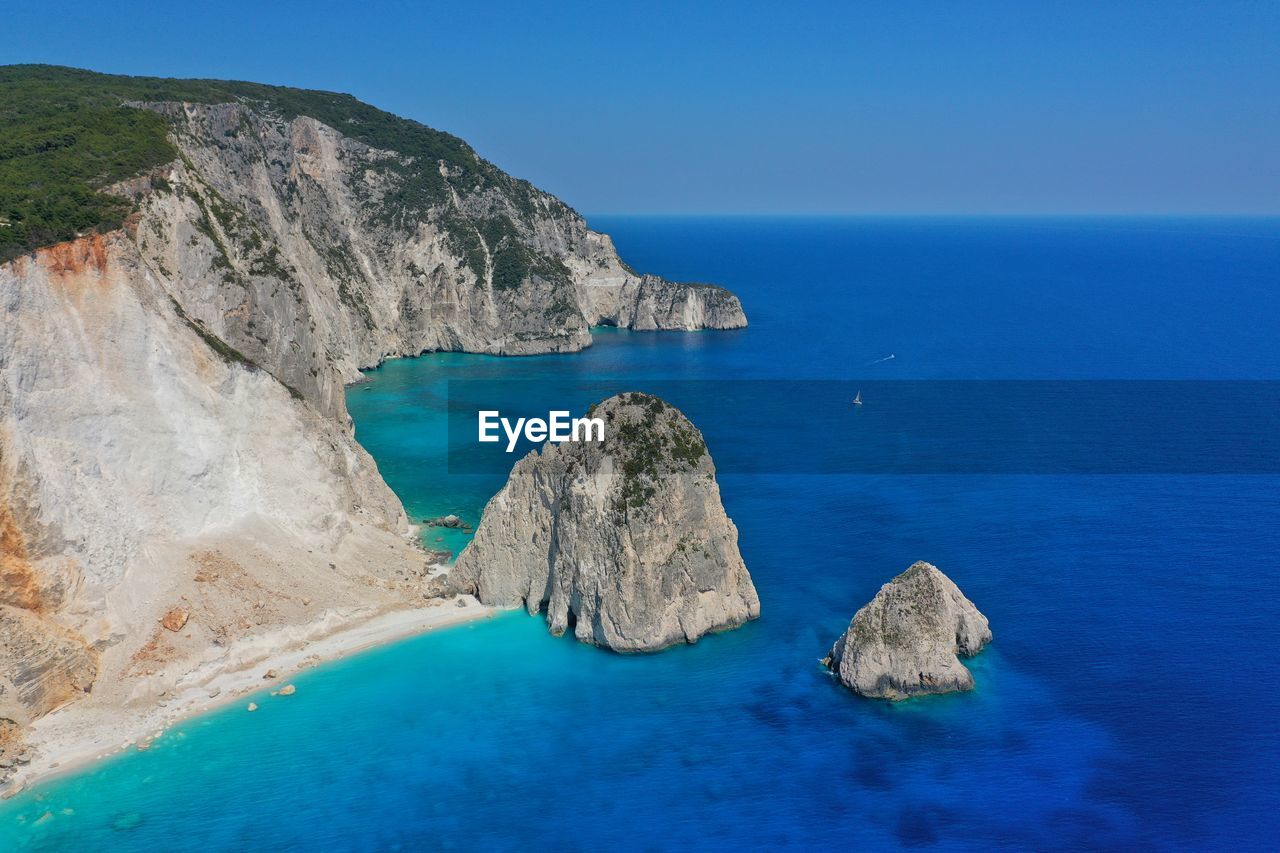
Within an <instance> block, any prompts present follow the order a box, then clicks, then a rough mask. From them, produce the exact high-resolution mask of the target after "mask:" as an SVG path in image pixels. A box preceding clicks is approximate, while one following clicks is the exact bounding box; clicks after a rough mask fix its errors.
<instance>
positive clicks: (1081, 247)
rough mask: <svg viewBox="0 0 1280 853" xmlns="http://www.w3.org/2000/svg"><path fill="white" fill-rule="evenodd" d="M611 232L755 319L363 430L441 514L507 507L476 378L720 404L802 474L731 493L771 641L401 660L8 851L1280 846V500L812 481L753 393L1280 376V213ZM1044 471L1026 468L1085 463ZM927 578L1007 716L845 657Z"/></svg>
mask: <svg viewBox="0 0 1280 853" xmlns="http://www.w3.org/2000/svg"><path fill="white" fill-rule="evenodd" d="M593 225H595V226H596V227H599V228H603V229H604V230H607V231H609V232H610V233H612V234H613V235H614V237H615V240H616V242H617V245H618V247H619V249H620V251H621V252H622V253H623V255H624V256H625V257H626V258H627V259H628V260H629V261H630V262H631V263H632V265H633V266H635V267H637V268H639V269H645V270H650V271H654V272H658V273H661V274H664V275H667V276H670V277H674V278H683V279H694V280H707V281H716V282H720V283H723V284H725V285H727V286H730V287H731V288H733V289H734V290H735V291H737V292H738V293H739V294H740V295H741V297H742V299H743V302H744V304H745V306H746V309H747V312H748V315H749V317H750V320H751V326H750V328H748V329H746V330H742V331H734V332H716V333H711V332H708V333H693V334H680V333H651V334H642V333H626V332H617V331H604V332H602V333H601V334H600V335H599V336H598V338H597V344H596V346H595V347H593V348H592V349H590V350H588V351H587V352H584V353H580V354H577V355H572V356H555V357H537V358H528V359H494V358H485V357H476V356H459V355H442V356H430V357H425V358H422V359H417V360H407V361H400V362H394V363H390V364H387V365H385V366H384V367H382V368H381V369H379V370H377V371H374V372H372V373H371V374H370V378H371V380H372V381H371V382H369V383H368V384H365V385H361V386H357V387H355V388H353V389H352V390H351V392H350V393H349V396H348V400H349V403H350V407H351V411H352V414H353V416H354V418H355V421H356V428H357V436H358V438H359V439H360V441H361V442H362V443H363V444H364V445H365V446H366V447H367V448H368V449H369V450H370V451H371V452H372V453H373V455H374V457H375V458H376V459H377V460H378V463H379V465H380V467H381V469H382V471H383V473H384V475H385V476H386V477H387V479H388V481H389V482H390V484H391V485H392V487H393V488H394V489H395V490H396V491H397V493H398V494H400V496H401V497H402V498H403V499H404V501H405V504H406V506H407V507H408V509H409V511H410V513H411V514H412V515H414V516H426V515H435V514H440V513H444V512H457V513H459V514H461V515H463V516H464V517H467V518H469V519H471V520H473V521H474V520H475V519H477V518H478V514H479V511H480V509H481V508H482V507H483V504H484V502H485V500H486V499H487V498H488V497H489V496H490V495H491V494H492V493H493V492H494V491H495V490H496V489H497V488H498V486H499V485H500V483H501V479H502V478H501V477H500V476H495V475H492V474H490V475H460V474H457V473H453V474H451V473H449V468H448V465H447V463H446V458H445V444H446V438H447V435H448V430H447V415H446V409H445V404H446V397H447V392H448V387H449V386H448V380H450V379H477V378H484V379H519V380H524V382H523V385H522V387H524V388H526V389H527V390H526V391H525V392H524V394H525V395H526V399H525V400H524V402H525V403H529V402H530V401H535V402H536V401H538V400H540V399H542V397H540V396H539V395H544V396H545V395H551V394H553V393H554V392H555V391H556V389H558V388H560V387H561V386H562V384H563V383H565V382H566V381H568V380H573V381H581V380H588V381H590V382H592V383H593V384H594V385H599V384H603V385H605V386H612V385H616V387H617V390H626V389H627V388H630V387H633V386H634V385H637V384H639V385H642V386H643V384H644V383H645V382H648V381H650V380H656V379H660V378H667V379H681V380H721V381H719V382H717V381H707V382H702V383H690V384H688V385H686V386H683V387H685V388H694V389H697V388H702V389H705V391H704V392H702V393H705V394H706V395H709V396H710V397H711V399H709V400H708V399H700V400H692V401H689V402H690V404H691V405H690V408H695V407H697V408H699V410H700V411H703V412H705V416H701V415H700V416H699V417H698V424H699V426H700V427H701V428H702V430H703V432H704V434H705V435H706V438H707V441H708V445H709V446H710V448H711V451H712V453H713V455H714V454H716V452H717V448H718V447H720V448H725V449H726V450H725V453H726V455H727V454H729V450H728V448H741V447H744V446H746V447H753V448H757V449H758V451H759V453H760V454H766V455H769V456H771V457H773V458H775V459H779V460H782V461H780V462H778V464H776V465H774V466H773V467H771V468H770V473H767V474H747V473H741V472H739V471H736V470H723V471H722V472H721V476H720V482H721V489H722V492H723V497H724V502H725V506H726V508H727V509H728V512H729V514H730V516H731V517H732V518H733V519H734V520H735V522H736V523H737V525H738V527H739V530H740V535H741V547H742V552H743V555H744V557H745V559H746V562H747V565H748V567H749V568H750V570H751V573H752V576H753V577H754V579H755V582H756V585H757V588H758V590H759V593H760V598H761V601H762V605H763V616H762V618H761V619H760V620H759V621H758V622H755V623H752V624H750V625H748V626H745V627H743V628H741V629H739V630H737V631H734V632H731V633H728V634H723V635H718V636H714V637H709V638H706V639H704V640H703V641H702V642H700V643H698V644H697V645H696V646H693V647H688V648H679V649H672V650H669V651H666V652H663V653H661V654H659V655H652V656H639V657H623V656H617V655H613V654H609V653H607V652H602V651H599V650H596V649H592V648H588V647H585V646H582V645H580V644H577V643H575V642H573V641H572V640H570V639H568V638H554V637H551V636H549V635H548V634H547V633H546V631H545V628H544V626H543V624H542V621H541V619H540V618H530V617H527V616H525V615H524V614H522V613H514V614H509V615H504V616H501V617H499V618H497V619H494V620H491V621H489V622H485V623H481V624H476V625H472V626H468V627H465V628H459V629H453V630H448V631H442V632H439V633H436V634H432V635H427V636H424V637H420V638H417V639H414V640H410V641H407V642H404V643H400V644H397V645H394V646H390V647H387V648H383V649H380V650H377V651H374V652H370V653H367V654H364V655H361V656H359V657H357V658H353V659H351V660H348V661H344V662H340V663H336V664H332V665H328V666H325V667H321V668H319V669H316V670H313V671H311V672H308V673H306V674H304V675H302V676H300V677H299V678H298V679H296V683H297V685H298V688H299V689H298V694H297V695H296V696H294V697H291V698H290V699H289V700H287V701H284V700H278V699H277V700H271V699H269V698H268V699H264V700H259V701H260V703H261V704H262V705H263V709H262V710H261V711H259V712H258V713H257V714H253V715H249V714H245V713H244V712H243V710H242V709H241V708H240V707H239V706H237V707H236V708H234V709H231V710H228V711H225V712H220V713H216V714H212V715H209V716H207V717H204V718H201V719H199V720H196V721H193V722H191V723H188V724H186V725H184V726H182V727H180V730H179V731H177V732H176V733H174V734H172V735H169V736H166V738H164V739H162V740H161V741H160V742H159V743H158V745H157V746H156V747H154V748H153V749H152V750H151V751H149V752H147V753H137V754H131V755H127V756H125V757H122V758H119V759H116V760H112V761H110V762H108V763H106V764H103V765H100V766H98V767H96V768H95V769H93V770H91V771H89V772H87V773H83V774H80V775H77V776H74V777H71V778H68V779H63V780H58V781H55V782H52V783H49V784H47V785H43V786H40V787H39V788H38V789H36V790H35V791H33V792H30V793H28V794H24V795H23V796H22V797H20V798H18V799H15V800H14V801H12V802H10V803H7V804H4V805H2V806H0V848H4V847H6V846H15V847H18V848H29V849H50V850H61V849H103V848H110V849H127V850H133V849H138V850H154V849H175V848H178V849H200V848H205V849H207V848H211V847H212V848H219V849H222V848H232V849H245V848H258V847H263V846H272V847H283V848H289V849H318V848H319V849H325V848H356V849H388V848H395V847H397V846H399V847H401V848H403V849H414V848H420V847H428V848H435V847H456V848H459V849H469V848H486V849H487V848H529V849H541V848H548V847H554V848H558V849H590V848H601V847H606V846H607V847H610V848H618V849H659V848H692V847H708V848H727V847H735V846H736V847H779V846H816V847H825V848H837V847H838V848H849V847H853V846H855V845H869V846H872V847H873V848H894V847H914V846H926V847H928V846H931V847H934V848H937V849H952V848H986V847H990V846H992V845H993V844H1011V845H1019V846H1031V847H1035V848H1039V849H1068V848H1079V847H1085V846H1088V847H1095V848H1096V847H1124V848H1126V849H1131V848H1135V847H1152V848H1163V849H1168V848H1199V849H1208V848H1221V847H1224V846H1228V845H1230V846H1232V847H1236V848H1239V849H1268V848H1274V846H1275V843H1276V840H1277V839H1280V810H1278V809H1277V806H1278V805H1280V655H1277V653H1276V640H1277V625H1280V573H1278V571H1277V556H1276V555H1277V554H1278V553H1280V478H1277V477H1276V476H1274V475H1263V474H1243V475H1242V474H1233V475H1229V476H1227V475H1192V474H1179V473H1167V474H1160V475H1151V474H1134V473H1125V468H1124V465H1123V464H1117V465H1115V466H1113V470H1114V473H1108V474H1103V475H1069V474H1054V473H1037V474H1017V473H1014V474H1000V475H992V474H959V475H958V474H928V473H916V474H910V475H906V474H859V473H843V474H838V475H822V474H814V473H812V469H813V467H814V466H812V465H806V464H803V460H805V459H812V458H813V457H814V455H815V454H818V455H819V458H821V453H822V452H823V449H822V448H820V447H814V446H813V439H812V436H811V435H809V434H807V433H804V432H803V431H801V432H800V434H799V437H798V436H797V432H796V431H795V430H793V429H791V427H792V426H794V424H795V422H796V419H797V418H798V417H802V416H803V414H804V413H803V412H797V411H796V409H795V406H794V401H793V400H789V399H787V398H786V397H785V395H780V396H779V399H778V401H777V403H776V404H775V406H773V407H770V406H769V404H768V400H767V398H766V400H765V402H764V403H762V404H759V405H756V404H754V403H753V409H758V410H759V411H755V412H754V415H753V416H752V417H749V418H748V417H741V416H737V415H735V414H733V412H734V406H733V405H732V403H733V395H734V394H735V392H734V391H733V389H734V387H735V386H734V385H733V384H732V383H731V382H729V381H728V380H734V379H741V378H766V379H776V380H791V379H854V380H866V381H867V382H873V381H883V380H898V379H934V380H936V379H1112V380H1115V379H1197V380H1214V379H1277V378H1280V336H1277V335H1276V334H1275V332H1276V326H1277V318H1280V295H1277V287H1278V286H1280V221H1277V220H1228V219H1217V220H1137V219H1129V220H1021V221H1018V220H1010V221H1004V220H981V219H979V220H758V219H718V220H701V219H696V220H689V219H675V220H672V219H648V218H644V219H610V218H600V219H597V220H594V221H593ZM889 353H893V354H895V356H896V358H895V359H893V360H892V361H888V362H879V363H873V362H875V361H876V360H877V359H880V358H883V357H884V356H886V355H887V354H889ZM922 387H927V386H922ZM1191 387H1195V386H1191ZM726 389H727V390H726ZM687 393H693V392H687ZM715 395H724V396H723V400H721V398H717V397H716V396H715ZM546 402H547V403H548V404H557V405H566V404H572V405H575V406H576V405H578V404H579V402H580V401H577V400H573V401H564V400H562V399H555V398H552V399H547V400H546ZM721 402H723V405H719V403H721ZM986 404H988V405H991V406H998V405H999V401H998V395H997V396H996V398H995V400H994V401H993V402H989V403H986ZM1195 404H1196V400H1195V399H1194V398H1193V399H1191V400H1189V401H1187V405H1188V406H1194V405H1195ZM873 405H874V401H873V400H870V399H869V400H868V405H867V407H864V409H870V407H872V406H873ZM1081 405H1082V406H1088V405H1089V403H1088V400H1085V401H1082V402H1081ZM1161 405H1162V406H1167V407H1168V408H1169V411H1168V413H1167V417H1168V421H1169V422H1170V423H1171V424H1173V425H1174V426H1173V427H1170V429H1176V428H1177V426H1178V425H1180V424H1181V425H1185V429H1186V430H1188V431H1195V430H1197V429H1202V428H1203V421H1202V420H1200V419H1199V418H1196V417H1189V416H1188V415H1187V413H1186V412H1185V411H1183V408H1182V407H1179V406H1176V405H1172V406H1171V405H1169V403H1168V400H1164V402H1162V403H1161ZM771 408H772V410H770V409H771ZM718 412H719V413H720V414H717V413H718ZM994 414H1000V413H999V412H997V413H994ZM1004 414H1007V413H1004ZM1081 416H1082V415H1079V414H1077V413H1075V412H1073V411H1072V409H1071V408H1070V407H1068V408H1065V409H1064V411H1063V412H1062V418H1063V419H1064V423H1069V422H1070V421H1071V420H1072V419H1074V418H1078V417H1081ZM868 423H870V424H872V426H871V427H869V428H870V429H872V430H873V431H876V432H875V434H876V435H878V436H879V437H880V438H881V439H883V437H884V434H885V432H886V431H892V430H893V429H894V428H895V427H894V425H893V423H892V421H891V419H882V420H881V421H869V422H868ZM993 423H996V424H1000V425H1001V426H1000V427H999V429H1001V430H1006V431H1008V435H1007V437H1008V438H1009V439H1010V440H1011V441H1012V440H1013V439H1014V438H1016V436H1014V435H1013V433H1012V431H1013V430H1015V429H1016V426H1014V424H1016V418H1014V419H1010V418H1001V417H993ZM875 424H879V425H878V426H876V425H875ZM993 429H995V428H994V427H993ZM1001 438H1002V436H1001V435H999V434H997V435H995V436H992V438H991V441H992V442H993V443H997V444H998V443H999V441H1000V440H1001ZM1244 443H1245V444H1248V441H1247V440H1245V442H1244ZM1018 446H1019V448H1020V449H1019V451H1018V452H1019V453H1024V454H1030V456H1029V457H1028V459H1027V463H1028V464H1027V468H1026V470H1034V471H1040V472H1043V471H1049V472H1053V471H1055V470H1059V464H1060V460H1061V459H1062V458H1063V455H1064V453H1066V449H1064V448H1063V447H1062V446H1060V444H1057V443H1055V442H1054V441H1053V436H1052V435H1049V436H1046V437H1045V439H1044V440H1043V441H1037V442H1033V443H1030V444H1027V443H1025V442H1023V443H1022V444H1019V445H1018ZM1078 451H1079V448H1074V449H1073V451H1072V452H1076V453H1078ZM956 452H962V450H961V449H957V450H956ZM1235 452H1236V453H1237V455H1238V454H1239V447H1236V448H1235ZM1262 452H1263V451H1261V450H1260V451H1259V453H1260V454H1261V453H1262ZM1035 454H1038V456H1037V455H1035ZM1246 455H1247V454H1246ZM792 459H794V460H797V462H796V464H795V465H794V467H792V466H790V465H789V464H788V462H787V461H786V460H792ZM1174 468H1175V470H1176V466H1174ZM1233 470H1235V469H1233ZM441 535H444V536H445V539H444V540H442V542H436V541H435V539H436V537H437V536H441ZM426 539H427V541H428V544H433V545H437V546H439V545H442V544H443V545H445V546H448V547H450V548H457V547H460V546H461V544H463V543H464V542H465V539H464V538H462V537H461V536H460V535H458V534H454V533H449V534H447V535H445V534H440V533H438V532H436V531H431V532H429V533H427V534H426ZM916 559H928V560H930V561H931V562H934V563H936V564H937V565H938V566H940V567H941V568H942V569H943V570H944V571H946V572H947V573H948V574H949V575H950V576H951V577H952V578H953V579H954V580H955V581H956V582H957V583H958V584H959V585H960V586H961V588H962V589H963V590H964V591H965V592H966V594H967V595H968V596H969V597H970V598H971V599H973V600H974V602H975V603H977V605H978V606H979V607H980V608H981V609H982V610H983V611H984V612H985V613H986V614H987V616H988V617H989V618H990V620H991V624H992V627H993V629H994V632H995V637H996V639H995V642H994V644H993V645H992V646H991V647H990V648H989V649H988V650H987V651H984V652H983V653H982V654H981V655H980V656H978V657H977V658H975V659H973V660H972V661H970V665H971V667H972V669H973V670H974V672H975V676H976V679H977V685H978V687H977V690H976V691H975V692H973V693H971V694H967V695H961V696H949V697H939V698H930V699H922V700H916V701H911V702H907V703H902V704H898V705H890V704H886V703H880V702H874V701H868V700H863V699H860V698H858V697H856V696H853V695H851V694H849V693H848V692H846V691H844V690H842V689H841V688H839V687H838V686H837V685H835V684H834V683H832V681H831V680H830V678H829V677H828V676H826V675H825V674H824V673H823V672H822V671H821V669H820V668H819V667H818V664H817V661H818V659H819V658H820V657H822V655H823V654H824V653H825V651H826V650H827V649H828V648H829V647H830V645H831V643H832V641H833V640H834V639H835V637H836V636H838V634H839V633H840V631H841V630H842V629H843V627H844V626H845V625H846V624H847V622H848V620H849V618H850V617H851V616H852V614H853V612H854V611H855V610H856V609H857V608H858V607H859V606H860V605H861V604H863V603H864V602H865V601H866V600H867V599H869V598H870V597H871V596H872V595H873V594H874V592H875V590H876V589H877V588H878V587H879V586H880V584H882V583H883V582H885V581H886V580H888V579H889V578H890V577H892V576H893V575H895V574H897V573H898V572H900V571H901V570H902V569H904V568H906V567H907V565H909V564H910V563H911V562H912V561H913V560H916ZM67 809H70V810H71V811H72V813H70V814H66V813H64V810H67ZM46 812H47V813H49V815H50V817H49V818H48V819H46V820H45V821H44V822H43V823H41V824H40V825H38V826H37V825H34V824H35V822H36V820H37V819H38V818H40V817H41V816H42V815H44V814H45V813H46Z"/></svg>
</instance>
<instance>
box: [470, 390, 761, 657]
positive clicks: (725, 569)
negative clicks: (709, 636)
mask: <svg viewBox="0 0 1280 853" xmlns="http://www.w3.org/2000/svg"><path fill="white" fill-rule="evenodd" d="M590 415H591V416H592V417H596V418H603V419H604V421H605V440H604V441H603V442H578V443H572V442H565V443H561V444H552V443H550V442H548V443H547V444H546V445H544V446H543V447H542V449H541V452H538V451H533V452H531V453H530V454H529V455H528V456H526V457H525V458H524V459H521V460H520V461H519V462H517V463H516V465H515V467H514V469H513V470H512V472H511V476H510V478H509V479H508V481H507V484H506V485H505V486H504V487H503V488H502V490H501V491H500V492H499V493H498V494H497V495H495V496H494V498H493V499H492V500H490V501H489V504H488V506H486V507H485V511H484V515H483V516H482V518H481V520H480V524H479V526H478V527H477V529H476V534H475V539H474V540H473V541H472V542H471V543H470V544H469V545H468V546H467V548H466V550H464V551H463V552H462V554H461V556H459V558H458V562H457V564H456V565H455V567H454V569H453V572H452V573H451V576H450V582H451V584H452V585H453V586H454V588H456V589H459V590H462V591H465V592H470V593H472V594H474V595H475V596H476V597H477V598H479V599H480V601H481V602H483V603H485V604H491V605H495V606H498V607H524V608H526V609H527V610H528V611H529V612H530V613H537V612H538V611H540V610H545V611H546V620H547V627H548V628H549V629H550V630H551V632H552V633H554V634H561V633H564V632H566V631H571V632H572V633H573V635H574V636H575V637H576V638H577V639H579V640H581V641H583V642H586V643H592V644H594V645H597V646H602V647H604V648H608V649H613V650H615V651H620V652H649V651H656V650H659V649H662V648H665V647H667V646H670V645H673V644H676V643H691V642H695V641H696V640H697V639H698V638H699V637H701V636H703V635H704V634H706V633H708V632H711V631H721V630H725V629H728V628H734V627H736V626H738V625H741V624H742V623H743V622H746V621H747V620H750V619H754V618H756V617H757V616H759V615H760V600H759V598H758V597H757V595H756V590H755V587H754V586H753V585H752V582H751V576H750V575H749V574H748V573H747V568H746V566H745V565H744V564H743V561H742V556H741V554H739V552H738V531H737V528H736V527H734V524H733V522H732V521H731V520H730V519H729V517H728V516H727V515H726V514H725V511H724V507H723V505H722V504H721V502H720V490H719V486H718V485H717V483H716V479H715V466H714V465H713V463H712V461H711V456H710V454H709V453H708V452H707V447H706V443H705V442H704V441H703V438H702V434H701V433H700V432H698V429H697V428H696V427H695V426H694V425H693V424H692V423H690V422H689V420H688V418H686V417H685V416H684V415H683V414H682V413H681V412H680V411H678V410H677V409H675V408H674V407H672V406H670V405H669V404H667V403H665V402H664V401H663V400H661V399H659V398H657V397H653V396H650V395H647V394H640V393H627V394H621V395H618V396H616V397H611V398H609V399H608V400H605V401H604V402H603V403H600V404H599V405H597V406H595V407H593V409H592V411H591V413H590Z"/></svg>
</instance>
